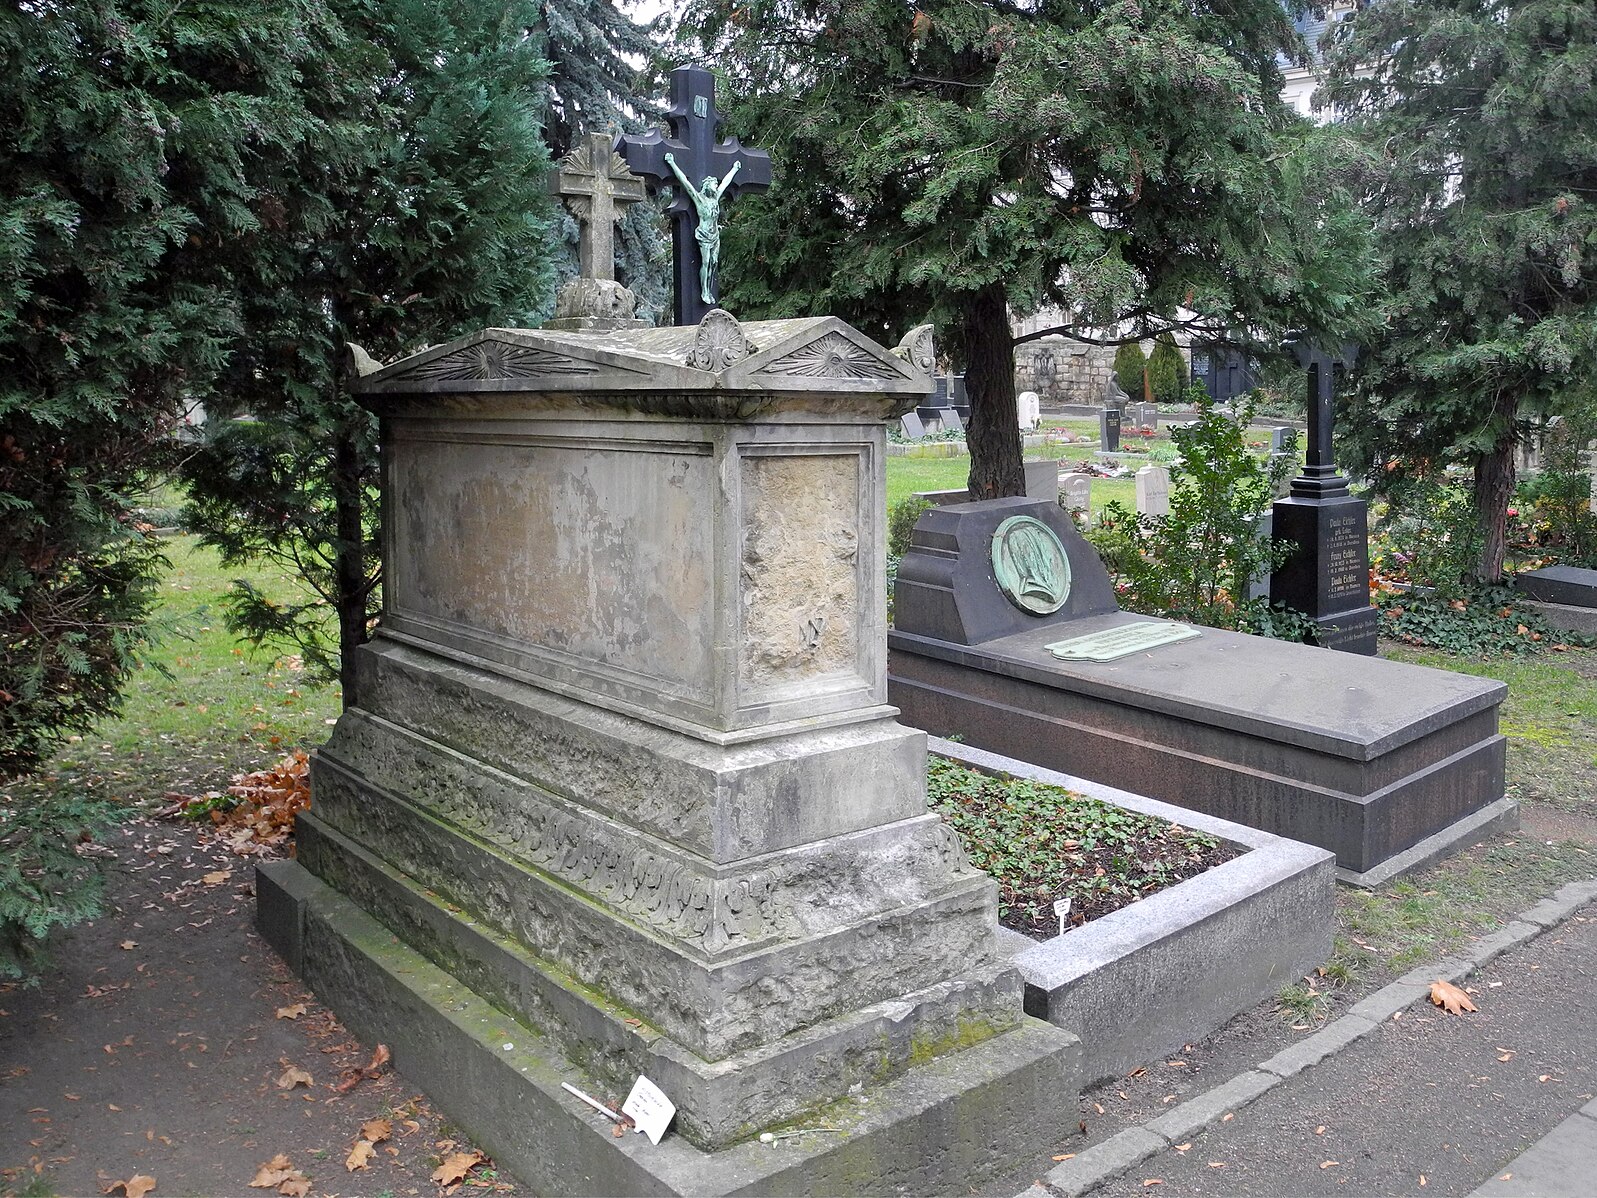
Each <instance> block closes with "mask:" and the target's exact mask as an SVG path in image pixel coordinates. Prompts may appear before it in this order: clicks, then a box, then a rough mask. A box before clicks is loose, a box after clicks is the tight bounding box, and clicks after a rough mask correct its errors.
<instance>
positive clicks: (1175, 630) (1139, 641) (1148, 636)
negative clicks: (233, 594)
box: [1044, 620, 1203, 661]
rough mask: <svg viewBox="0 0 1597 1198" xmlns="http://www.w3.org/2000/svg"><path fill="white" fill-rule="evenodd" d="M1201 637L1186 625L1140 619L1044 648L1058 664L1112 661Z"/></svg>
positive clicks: (1056, 642) (1199, 633)
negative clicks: (1057, 660) (1059, 662)
mask: <svg viewBox="0 0 1597 1198" xmlns="http://www.w3.org/2000/svg"><path fill="white" fill-rule="evenodd" d="M1201 635H1203V634H1202V633H1201V632H1200V631H1199V630H1198V629H1196V628H1193V627H1192V626H1191V625H1189V624H1168V623H1165V622H1164V621H1154V620H1141V621H1138V622H1137V623H1135V624H1122V625H1120V627H1118V628H1105V629H1104V630H1103V631H1102V632H1089V633H1087V635H1085V636H1076V637H1071V638H1070V639H1069V640H1068V641H1055V642H1054V643H1053V644H1051V645H1045V646H1044V648H1046V649H1047V650H1048V652H1050V653H1052V654H1053V655H1054V656H1055V657H1057V658H1059V659H1060V660H1062V661H1114V660H1115V659H1116V658H1121V657H1129V656H1130V655H1131V654H1133V653H1142V652H1144V651H1145V650H1148V649H1157V648H1158V647H1159V646H1160V645H1173V644H1175V643H1176V642H1177V641H1190V640H1191V639H1192V638H1193V637H1195V636H1201Z"/></svg>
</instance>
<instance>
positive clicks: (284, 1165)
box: [250, 1152, 294, 1190]
mask: <svg viewBox="0 0 1597 1198" xmlns="http://www.w3.org/2000/svg"><path fill="white" fill-rule="evenodd" d="M293 1172H294V1166H293V1165H291V1164H290V1163H289V1160H288V1157H286V1156H284V1155H283V1154H282V1153H281V1152H279V1153H278V1154H277V1155H276V1156H274V1157H273V1158H272V1159H271V1160H269V1161H267V1162H266V1163H265V1164H264V1165H262V1166H261V1167H260V1168H259V1169H257V1170H255V1180H254V1181H252V1182H250V1186H251V1188H252V1189H257V1190H272V1189H276V1188H277V1184H278V1183H279V1182H280V1181H282V1180H283V1179H284V1178H285V1177H287V1176H288V1175H289V1174H291V1173H293Z"/></svg>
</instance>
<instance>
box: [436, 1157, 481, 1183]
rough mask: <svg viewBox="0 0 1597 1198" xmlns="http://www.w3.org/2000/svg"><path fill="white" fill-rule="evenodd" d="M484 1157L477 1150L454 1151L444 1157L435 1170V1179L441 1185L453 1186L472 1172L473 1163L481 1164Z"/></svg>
mask: <svg viewBox="0 0 1597 1198" xmlns="http://www.w3.org/2000/svg"><path fill="white" fill-rule="evenodd" d="M482 1159H483V1156H482V1153H480V1152H477V1151H475V1150H473V1151H471V1152H452V1153H450V1154H449V1155H448V1156H446V1157H445V1158H444V1163H443V1164H441V1165H439V1166H438V1168H436V1169H434V1170H433V1180H434V1181H435V1182H437V1183H438V1184H439V1185H441V1186H452V1185H454V1184H455V1183H456V1182H457V1181H460V1180H461V1179H462V1178H463V1177H465V1176H466V1174H467V1173H469V1172H471V1168H472V1166H473V1165H477V1164H480V1163H481V1162H482Z"/></svg>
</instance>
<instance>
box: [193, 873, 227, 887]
mask: <svg viewBox="0 0 1597 1198" xmlns="http://www.w3.org/2000/svg"><path fill="white" fill-rule="evenodd" d="M232 876H233V871H232V870H230V869H215V870H212V871H211V872H210V873H208V874H206V875H205V876H204V877H203V878H201V879H200V881H202V882H204V883H205V884H206V885H207V886H220V885H221V884H222V883H223V882H225V881H227V880H228V879H229V878H231V877H232Z"/></svg>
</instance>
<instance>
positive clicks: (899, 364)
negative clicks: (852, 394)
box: [722, 316, 925, 394]
mask: <svg viewBox="0 0 1597 1198" xmlns="http://www.w3.org/2000/svg"><path fill="white" fill-rule="evenodd" d="M744 328H745V329H746V330H747V331H748V333H749V336H750V338H751V339H753V340H755V341H756V343H757V344H758V345H759V346H760V350H759V352H758V353H754V354H751V355H750V356H749V357H748V358H747V359H745V360H744V361H742V362H739V363H737V364H735V365H734V366H732V367H731V368H730V369H728V370H727V371H726V372H725V374H724V375H723V376H722V384H723V385H724V386H738V387H741V386H750V385H752V386H758V387H768V388H772V389H774V390H781V391H879V392H887V393H891V394H896V393H898V392H899V391H900V390H904V391H910V390H914V391H915V392H917V393H924V390H925V376H923V375H922V374H921V373H920V372H919V371H917V370H915V369H914V368H913V367H912V366H910V365H909V364H908V363H907V362H905V361H904V360H903V359H901V358H898V357H895V356H894V355H893V354H892V353H891V352H889V351H888V350H886V349H883V348H882V347H881V346H880V345H877V344H876V343H875V342H874V341H872V340H871V339H870V338H869V337H866V336H865V335H864V334H863V333H861V332H859V331H858V330H856V329H854V328H852V327H850V326H849V325H847V324H845V323H844V322H843V321H841V320H838V319H836V318H835V317H830V316H825V317H814V318H811V319H806V320H775V321H761V322H759V323H757V324H752V325H745V326H744Z"/></svg>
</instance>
